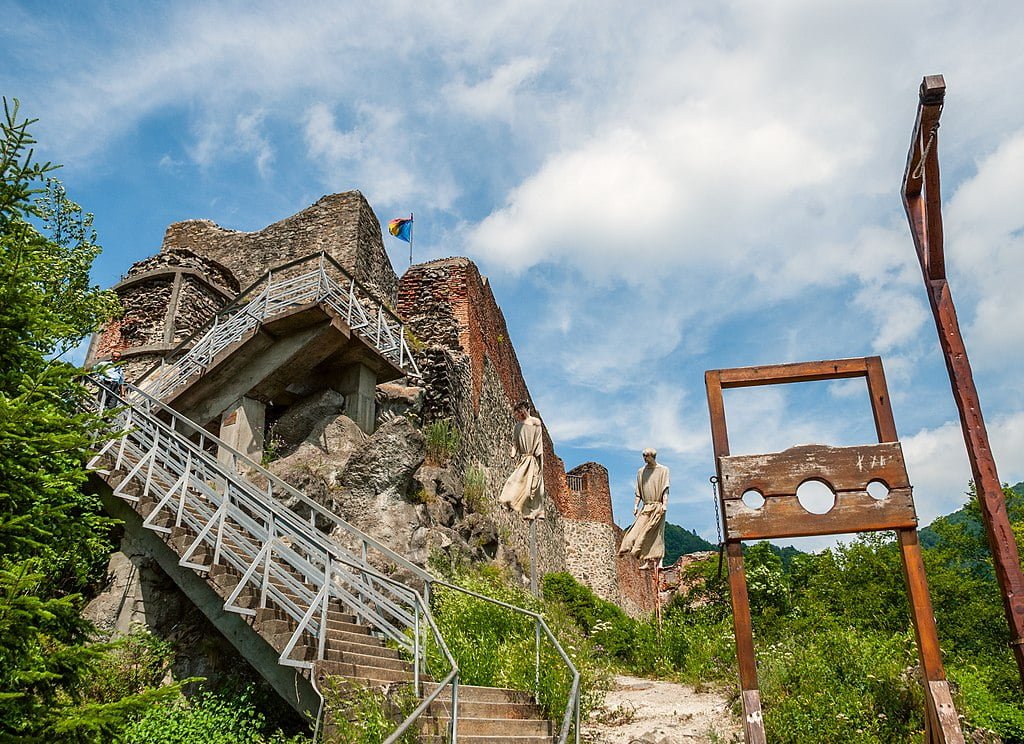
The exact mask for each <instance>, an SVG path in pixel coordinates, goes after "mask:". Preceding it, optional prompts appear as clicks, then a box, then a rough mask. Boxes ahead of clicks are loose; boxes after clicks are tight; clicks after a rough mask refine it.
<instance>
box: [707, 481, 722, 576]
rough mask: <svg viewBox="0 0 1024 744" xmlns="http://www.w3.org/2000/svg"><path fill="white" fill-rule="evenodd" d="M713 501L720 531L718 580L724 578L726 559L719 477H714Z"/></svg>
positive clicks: (717, 526)
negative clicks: (719, 503)
mask: <svg viewBox="0 0 1024 744" xmlns="http://www.w3.org/2000/svg"><path fill="white" fill-rule="evenodd" d="M708 480H709V481H710V483H711V499H712V500H713V501H714V502H715V529H716V530H718V578H722V559H723V558H724V557H725V541H724V540H723V539H722V515H721V513H720V512H719V511H718V476H717V475H712V476H711V477H710V478H708Z"/></svg>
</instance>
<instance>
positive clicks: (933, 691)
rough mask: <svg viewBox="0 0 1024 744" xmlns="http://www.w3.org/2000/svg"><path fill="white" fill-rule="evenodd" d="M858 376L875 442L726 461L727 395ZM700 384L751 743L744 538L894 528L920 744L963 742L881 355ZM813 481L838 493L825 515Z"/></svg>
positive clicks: (755, 700)
mask: <svg viewBox="0 0 1024 744" xmlns="http://www.w3.org/2000/svg"><path fill="white" fill-rule="evenodd" d="M856 377H862V378H864V379H865V381H866V382H867V388H868V394H869V396H870V398H871V413H872V416H873V418H874V423H875V431H876V433H877V434H878V442H877V443H872V444H864V445H859V446H854V447H832V446H829V445H827V444H809V445H802V446H799V447H791V448H790V449H787V450H784V451H782V452H769V453H764V454H754V455H737V456H733V455H730V453H729V434H728V428H727V425H726V418H725V399H724V397H723V394H722V391H723V390H725V389H728V388H739V387H753V386H760V385H785V384H788V383H795V382H811V381H816V380H837V379H846V378H856ZM704 382H705V385H706V387H707V395H708V410H709V412H710V414H711V438H712V442H713V445H714V450H715V463H716V469H717V472H718V482H719V485H720V488H719V499H720V500H721V513H722V523H723V524H722V527H723V533H724V535H725V543H726V546H725V547H726V552H727V555H728V562H729V591H730V595H731V598H732V609H733V630H734V631H735V634H736V657H737V662H738V666H739V673H740V687H741V692H742V694H741V700H742V702H743V725H744V734H745V736H746V741H747V742H748V744H761V743H762V742H765V741H766V738H765V729H764V718H763V716H762V711H761V693H760V688H759V685H758V681H757V662H756V658H755V654H754V634H753V625H752V622H751V607H750V599H749V596H748V593H747V582H746V576H745V573H744V567H743V550H742V541H743V540H766V539H774V538H782V537H807V536H814V535H837V534H848V533H854V532H874V531H879V530H895V531H896V537H897V541H898V543H899V549H900V556H901V558H902V560H903V574H904V579H905V580H906V585H907V594H908V596H909V599H910V608H911V620H912V621H913V624H914V634H915V638H916V640H917V648H918V657H919V659H920V662H921V670H922V676H923V680H922V683H923V687H924V695H925V706H926V711H925V741H926V742H928V743H929V744H939V743H942V744H956V743H959V742H963V740H964V739H963V732H962V731H961V729H960V725H959V721H958V719H957V716H956V711H955V709H953V708H952V698H951V696H950V692H949V683H948V682H947V681H946V675H945V671H944V670H943V668H942V655H941V652H940V650H939V641H938V634H937V632H936V628H935V615H934V613H933V612H932V606H931V599H930V598H929V596H928V582H927V579H926V577H925V573H924V562H923V561H922V559H921V547H920V544H919V543H918V539H917V514H916V512H915V509H914V498H913V489H912V487H911V484H910V479H909V478H908V476H907V468H906V463H905V462H904V459H903V450H902V448H901V447H900V443H899V441H898V438H897V436H896V424H895V421H894V420H893V416H892V409H891V408H890V407H889V393H888V389H887V388H886V384H885V373H884V372H883V370H882V361H881V359H880V358H879V357H863V358H857V359H835V360H827V361H820V362H801V363H796V364H779V365H771V366H766V367H745V368H736V369H718V370H709V371H708V372H706V373H705V374H704ZM809 481H818V482H821V483H824V484H825V485H826V486H828V488H829V489H830V490H831V491H832V493H833V494H834V497H835V498H834V502H833V503H832V505H831V508H829V509H827V510H822V512H823V513H812V512H811V511H809V510H808V509H805V508H804V506H803V505H802V504H801V502H800V499H799V497H798V495H797V492H798V490H799V489H800V487H801V485H803V484H804V483H807V482H809ZM875 484H877V485H878V486H880V487H881V490H880V491H879V490H876V489H875V488H873V485H875ZM750 492H755V493H756V494H758V495H759V496H760V497H761V498H759V499H757V501H756V502H754V500H753V499H751V500H750V503H747V501H746V500H745V499H744V496H745V495H746V494H748V493H750ZM816 511H818V510H816Z"/></svg>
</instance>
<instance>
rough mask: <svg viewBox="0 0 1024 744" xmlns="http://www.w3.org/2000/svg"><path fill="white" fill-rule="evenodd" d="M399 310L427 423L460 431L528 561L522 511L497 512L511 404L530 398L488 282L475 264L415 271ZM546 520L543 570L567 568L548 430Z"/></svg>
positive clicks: (561, 482)
mask: <svg viewBox="0 0 1024 744" xmlns="http://www.w3.org/2000/svg"><path fill="white" fill-rule="evenodd" d="M398 312H399V314H400V315H401V316H402V317H403V318H404V319H405V320H406V322H407V323H408V327H409V328H410V329H411V331H412V333H413V334H414V335H415V337H416V344H415V345H416V346H418V347H420V349H419V351H418V352H417V357H418V359H417V361H418V362H419V365H420V369H421V371H422V372H423V378H424V379H423V385H424V387H425V388H426V399H425V403H424V414H423V415H424V420H425V421H426V422H427V423H430V422H431V421H437V420H440V419H444V418H449V419H451V420H452V421H453V422H454V423H455V424H456V426H457V427H458V428H459V430H460V431H461V432H462V441H461V444H460V448H459V453H458V455H457V460H458V461H459V463H460V464H461V465H462V467H463V468H464V469H465V468H469V467H476V468H480V469H482V470H483V471H484V472H485V473H486V476H487V497H488V500H489V501H490V502H491V503H492V504H494V506H493V507H492V508H491V516H492V518H493V519H494V520H495V521H496V522H497V524H498V527H499V534H500V537H501V539H502V542H503V543H504V544H505V545H506V546H507V547H509V548H510V549H511V550H512V552H513V553H514V554H515V555H516V556H517V558H518V559H519V563H520V564H521V565H522V566H524V567H525V566H526V565H527V563H528V560H529V527H528V524H527V523H525V522H523V520H522V519H521V518H520V517H519V516H518V515H517V514H508V513H506V512H504V511H502V510H500V509H498V508H497V505H496V502H497V497H498V494H499V493H500V491H501V487H502V485H503V484H504V481H505V478H506V477H507V476H508V473H509V472H510V471H511V470H512V449H511V442H512V432H513V428H514V426H515V419H514V418H513V416H512V405H513V404H514V402H515V401H517V400H529V399H530V394H529V390H528V389H527V387H526V382H525V380H524V379H523V373H522V369H521V368H520V366H519V360H518V359H517V358H516V354H515V349H514V348H513V346H512V343H511V340H510V339H509V335H508V327H507V325H506V323H505V318H504V315H503V314H502V312H501V309H500V308H499V307H498V304H497V302H496V301H495V299H494V294H493V293H492V292H491V289H490V286H489V284H488V282H487V280H486V278H484V277H482V276H481V275H480V272H479V271H478V270H477V268H476V266H475V265H474V264H473V262H472V261H470V260H469V259H466V258H448V259H441V260H438V261H431V262H428V263H424V264H418V265H416V266H413V267H411V268H410V269H409V271H407V272H406V273H405V275H403V276H402V279H401V281H400V283H399V293H398ZM544 484H545V489H546V491H547V494H548V500H547V504H546V512H547V519H545V520H542V521H540V522H539V523H538V550H539V568H540V571H541V572H542V573H544V572H550V571H562V570H566V555H565V542H566V539H567V538H566V533H565V529H566V527H565V525H566V521H565V519H564V518H563V515H564V512H563V509H562V507H563V505H564V504H565V502H566V498H567V489H566V486H565V467H564V464H563V463H562V460H561V459H560V458H559V457H558V456H557V455H556V454H555V452H554V447H553V445H552V442H551V437H550V436H549V435H548V432H547V428H546V427H545V429H544Z"/></svg>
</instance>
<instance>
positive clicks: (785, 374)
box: [715, 357, 867, 388]
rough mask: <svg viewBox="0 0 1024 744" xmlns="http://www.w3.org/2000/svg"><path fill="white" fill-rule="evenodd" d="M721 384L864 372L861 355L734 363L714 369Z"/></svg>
mask: <svg viewBox="0 0 1024 744" xmlns="http://www.w3.org/2000/svg"><path fill="white" fill-rule="evenodd" d="M715 371H716V372H717V373H718V375H719V379H720V380H721V384H722V387H723V388H736V387H755V386H757V385H784V384H787V383H790V382H813V381H815V380H838V379H843V378H847V377H863V376H865V375H866V374H867V366H866V364H865V359H864V358H862V357H858V358H856V359H829V360H825V361H819V362H795V363H793V364H772V365H769V366H765V367H735V368H733V369H719V370H715Z"/></svg>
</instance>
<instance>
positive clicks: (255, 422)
mask: <svg viewBox="0 0 1024 744" xmlns="http://www.w3.org/2000/svg"><path fill="white" fill-rule="evenodd" d="M266 421H267V407H266V405H264V404H263V403H260V402H259V401H258V400H255V399H253V398H244V397H243V398H240V399H239V400H237V401H236V402H235V403H234V405H232V406H231V407H229V408H228V410H226V411H225V412H224V414H223V415H222V416H221V420H220V435H219V436H220V438H221V439H223V440H224V441H225V442H227V443H228V444H230V445H231V446H232V447H234V448H235V449H236V450H238V451H239V452H241V453H242V454H243V455H245V456H246V457H248V458H249V459H250V460H253V461H255V462H257V463H258V462H259V461H260V460H261V459H263V427H264V426H265V424H266ZM217 459H218V460H220V461H221V462H222V463H225V464H228V463H230V462H231V453H230V452H228V451H227V450H225V449H221V451H220V452H218V453H217Z"/></svg>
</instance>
